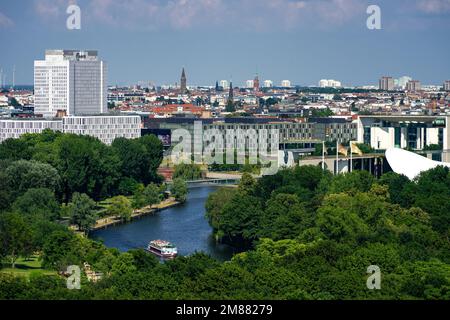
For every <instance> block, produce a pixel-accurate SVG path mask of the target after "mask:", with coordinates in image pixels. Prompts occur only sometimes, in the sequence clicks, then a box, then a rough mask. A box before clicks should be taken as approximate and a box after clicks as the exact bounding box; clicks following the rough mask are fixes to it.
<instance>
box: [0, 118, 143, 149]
mask: <svg viewBox="0 0 450 320" xmlns="http://www.w3.org/2000/svg"><path fill="white" fill-rule="evenodd" d="M45 129H50V130H53V131H61V132H64V133H73V134H78V135H88V136H91V137H95V138H98V139H99V140H100V141H102V142H103V143H105V144H111V143H112V142H113V141H114V139H116V138H122V137H123V138H128V139H134V138H139V137H140V136H141V117H140V116H126V115H118V116H115V115H97V116H69V117H63V118H60V119H57V118H54V119H42V118H41V119H39V118H33V119H0V142H2V141H4V140H6V139H10V138H13V139H17V138H20V136H22V135H24V134H26V133H41V132H42V131H44V130H45Z"/></svg>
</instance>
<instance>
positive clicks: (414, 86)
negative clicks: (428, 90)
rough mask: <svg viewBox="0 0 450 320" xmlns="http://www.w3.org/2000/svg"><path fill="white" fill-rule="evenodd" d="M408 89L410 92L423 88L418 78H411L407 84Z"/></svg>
mask: <svg viewBox="0 0 450 320" xmlns="http://www.w3.org/2000/svg"><path fill="white" fill-rule="evenodd" d="M406 90H407V91H410V92H417V91H420V90H422V85H421V84H420V81H418V80H411V81H408V83H407V84H406Z"/></svg>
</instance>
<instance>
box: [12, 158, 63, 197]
mask: <svg viewBox="0 0 450 320" xmlns="http://www.w3.org/2000/svg"><path fill="white" fill-rule="evenodd" d="M5 175H6V180H7V181H8V184H9V188H10V189H11V190H12V191H13V194H14V195H15V196H19V195H21V194H23V193H25V192H26V191H27V190H28V189H31V188H47V189H50V190H51V191H53V192H55V191H57V190H58V188H59V185H60V180H61V179H60V176H59V174H58V171H57V170H56V169H55V168H53V167H52V166H50V165H48V164H45V163H40V162H36V161H27V160H18V161H15V162H13V163H11V165H9V166H8V167H7V168H6V170H5Z"/></svg>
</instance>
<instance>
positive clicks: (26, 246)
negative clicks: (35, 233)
mask: <svg viewBox="0 0 450 320" xmlns="http://www.w3.org/2000/svg"><path fill="white" fill-rule="evenodd" d="M31 240H32V233H31V229H30V227H29V226H28V225H27V224H26V222H25V220H24V219H23V218H22V217H21V216H20V215H19V214H17V213H6V214H0V244H1V247H0V256H1V255H3V256H7V257H8V258H9V261H10V262H11V266H12V268H15V265H16V261H17V259H18V258H19V256H20V255H23V256H28V255H29V254H30V253H31V251H32V241H31Z"/></svg>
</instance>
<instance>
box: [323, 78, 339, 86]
mask: <svg viewBox="0 0 450 320" xmlns="http://www.w3.org/2000/svg"><path fill="white" fill-rule="evenodd" d="M319 87H320V88H340V87H342V83H341V82H340V81H337V80H332V79H330V80H326V79H322V80H320V81H319Z"/></svg>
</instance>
